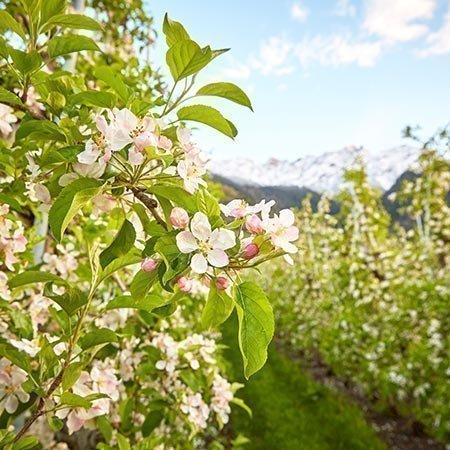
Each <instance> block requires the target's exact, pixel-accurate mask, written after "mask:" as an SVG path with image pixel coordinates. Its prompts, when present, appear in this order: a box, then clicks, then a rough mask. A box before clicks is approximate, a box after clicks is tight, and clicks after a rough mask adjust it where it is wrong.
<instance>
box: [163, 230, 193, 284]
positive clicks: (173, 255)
mask: <svg viewBox="0 0 450 450" xmlns="http://www.w3.org/2000/svg"><path fill="white" fill-rule="evenodd" d="M155 251H156V252H158V253H159V254H160V255H161V257H162V259H163V261H164V263H165V267H166V271H165V273H164V275H163V277H162V283H163V284H164V285H165V284H166V283H167V282H168V281H170V280H171V279H172V278H174V277H175V276H177V275H179V274H180V273H181V272H183V271H184V270H185V269H186V268H187V267H188V261H189V260H188V255H185V254H183V253H181V252H180V250H179V248H178V246H177V242H176V238H175V233H174V234H166V235H165V236H161V237H160V238H159V239H158V241H157V242H156V244H155Z"/></svg>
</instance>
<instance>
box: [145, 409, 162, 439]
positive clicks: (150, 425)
mask: <svg viewBox="0 0 450 450" xmlns="http://www.w3.org/2000/svg"><path fill="white" fill-rule="evenodd" d="M163 419H164V411H163V410H156V411H150V413H149V414H148V415H147V417H146V418H145V420H144V423H143V424H142V435H143V436H144V437H147V436H149V435H150V433H151V432H152V431H153V430H154V429H155V428H156V427H157V426H159V424H160V423H161V421H162V420H163Z"/></svg>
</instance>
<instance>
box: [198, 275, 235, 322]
mask: <svg viewBox="0 0 450 450" xmlns="http://www.w3.org/2000/svg"><path fill="white" fill-rule="evenodd" d="M233 308H234V303H233V299H232V298H231V297H230V296H229V295H228V294H227V293H226V292H225V291H219V290H218V289H217V288H216V286H215V285H214V283H213V282H212V283H211V287H210V290H209V295H208V299H207V300H206V304H205V307H204V308H203V312H202V327H203V328H204V329H209V328H215V327H217V326H219V325H220V324H221V323H223V322H225V320H227V319H228V317H230V314H231V313H232V311H233Z"/></svg>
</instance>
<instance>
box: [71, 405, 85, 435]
mask: <svg viewBox="0 0 450 450" xmlns="http://www.w3.org/2000/svg"><path fill="white" fill-rule="evenodd" d="M84 422H85V420H84V418H83V417H81V414H80V413H79V411H77V410H73V411H71V413H70V414H69V416H68V418H67V428H68V429H69V434H73V433H75V432H76V431H78V430H80V429H81V428H83V425H84Z"/></svg>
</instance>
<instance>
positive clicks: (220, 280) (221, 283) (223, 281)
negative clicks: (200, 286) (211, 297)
mask: <svg viewBox="0 0 450 450" xmlns="http://www.w3.org/2000/svg"><path fill="white" fill-rule="evenodd" d="M229 285H230V280H229V279H228V278H225V277H217V278H216V288H217V289H218V290H219V291H224V290H225V289H226V288H227V287H228V286H229Z"/></svg>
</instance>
